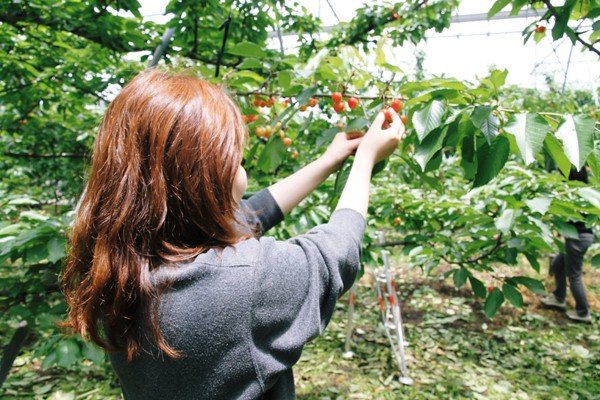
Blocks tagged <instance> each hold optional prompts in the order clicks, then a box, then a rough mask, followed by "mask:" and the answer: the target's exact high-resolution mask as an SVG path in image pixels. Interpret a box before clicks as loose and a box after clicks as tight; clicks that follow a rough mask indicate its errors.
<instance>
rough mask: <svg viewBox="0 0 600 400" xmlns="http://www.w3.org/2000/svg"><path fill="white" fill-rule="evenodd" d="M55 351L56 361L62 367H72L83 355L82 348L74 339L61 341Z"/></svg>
mask: <svg viewBox="0 0 600 400" xmlns="http://www.w3.org/2000/svg"><path fill="white" fill-rule="evenodd" d="M54 351H55V353H56V363H57V364H58V365H59V366H61V367H70V366H71V365H73V364H74V363H75V362H76V361H77V360H78V359H79V358H80V357H81V350H80V349H79V346H78V344H77V342H75V340H73V339H66V340H62V341H60V342H59V343H58V346H57V347H56V350H54Z"/></svg>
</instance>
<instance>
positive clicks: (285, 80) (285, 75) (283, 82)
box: [277, 70, 293, 90]
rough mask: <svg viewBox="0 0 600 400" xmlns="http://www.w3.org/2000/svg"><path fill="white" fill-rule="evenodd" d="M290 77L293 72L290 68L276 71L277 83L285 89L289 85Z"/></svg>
mask: <svg viewBox="0 0 600 400" xmlns="http://www.w3.org/2000/svg"><path fill="white" fill-rule="evenodd" d="M292 77H293V73H292V71H290V70H285V71H279V73H277V84H278V85H279V87H280V88H282V89H284V90H285V89H287V88H289V87H290V84H291V83H292Z"/></svg>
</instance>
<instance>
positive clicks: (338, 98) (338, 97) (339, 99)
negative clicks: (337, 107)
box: [331, 92, 342, 104]
mask: <svg viewBox="0 0 600 400" xmlns="http://www.w3.org/2000/svg"><path fill="white" fill-rule="evenodd" d="M331 100H333V103H334V104H335V103H341V102H342V94H341V93H340V92H333V93H332V94H331Z"/></svg>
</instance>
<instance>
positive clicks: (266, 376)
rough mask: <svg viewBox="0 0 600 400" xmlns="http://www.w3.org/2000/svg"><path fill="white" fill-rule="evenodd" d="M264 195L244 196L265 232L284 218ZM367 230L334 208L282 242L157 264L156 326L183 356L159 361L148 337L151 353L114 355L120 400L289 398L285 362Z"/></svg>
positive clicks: (327, 305) (332, 297) (321, 313)
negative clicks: (163, 288)
mask: <svg viewBox="0 0 600 400" xmlns="http://www.w3.org/2000/svg"><path fill="white" fill-rule="evenodd" d="M268 193H269V192H268V191H267V190H264V191H262V192H260V193H259V194H258V195H256V196H255V198H254V199H251V201H250V202H246V204H247V205H248V206H249V207H250V208H252V203H254V204H255V205H258V204H262V206H261V208H260V209H256V210H253V211H254V212H258V213H260V219H261V221H259V226H260V227H261V228H262V229H261V230H262V231H264V230H266V229H268V228H269V227H270V226H271V225H272V224H274V223H277V222H279V220H280V219H281V217H282V215H281V212H280V211H279V210H278V208H277V207H276V203H275V201H274V200H273V198H272V197H271V196H270V195H269V194H268ZM249 222H252V221H249ZM364 228H365V221H364V218H363V217H362V215H360V214H359V213H357V212H355V211H353V210H349V209H344V210H338V211H337V212H336V213H334V215H333V216H332V218H331V220H330V222H329V223H328V224H323V225H320V226H318V227H315V228H313V229H312V230H311V231H309V232H308V233H307V234H305V235H300V236H297V237H295V238H292V239H290V240H288V241H276V240H274V239H273V238H270V237H262V238H260V239H248V240H245V241H243V242H240V243H238V244H236V245H235V246H231V247H227V248H225V249H224V250H223V251H222V252H219V251H217V250H214V249H213V250H210V251H208V252H206V253H204V254H201V255H199V256H198V257H197V258H196V259H195V260H194V261H192V262H190V263H187V264H183V265H165V266H163V267H160V268H158V269H157V270H156V271H155V273H154V279H155V283H156V284H158V285H159V286H160V285H161V284H162V283H166V282H170V284H169V286H168V289H167V290H166V291H165V292H163V293H162V294H161V302H160V312H159V314H158V318H159V326H160V328H161V331H162V333H163V335H164V337H165V339H166V340H167V342H168V343H169V345H170V346H172V347H173V348H174V349H176V350H177V351H179V352H180V353H181V354H182V356H181V357H180V358H178V359H175V360H173V359H168V357H160V356H159V353H158V351H157V350H156V347H155V346H153V345H151V342H150V341H149V340H148V341H146V343H144V346H145V349H152V350H150V351H149V352H142V353H141V355H140V356H138V357H136V358H135V359H134V360H133V361H132V362H128V361H127V357H126V355H125V354H124V353H115V354H111V356H110V358H111V362H112V363H113V366H114V368H115V370H116V372H117V375H118V376H119V379H120V381H121V386H122V387H123V393H124V394H125V397H126V398H127V399H165V398H174V399H234V398H235V399H238V398H239V399H256V398H261V397H262V398H274V399H293V398H294V394H295V391H294V380H293V375H292V370H291V367H292V365H294V364H295V363H296V362H297V361H298V359H299V357H300V354H301V351H302V347H303V345H304V344H305V343H306V342H307V341H309V340H310V339H312V338H314V337H316V336H317V335H318V334H319V333H321V332H322V330H323V329H324V328H325V326H326V325H327V323H328V322H329V319H330V318H331V315H332V313H333V310H334V306H335V302H336V300H337V299H338V298H339V296H341V295H342V294H343V292H345V291H346V290H347V289H349V287H350V286H351V284H352V282H353V281H354V279H355V277H356V274H357V272H358V268H359V260H360V240H361V238H362V235H363V232H364ZM139 320H142V318H139Z"/></svg>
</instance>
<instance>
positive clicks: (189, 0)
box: [0, 0, 600, 368]
mask: <svg viewBox="0 0 600 400" xmlns="http://www.w3.org/2000/svg"><path fill="white" fill-rule="evenodd" d="M491 4H492V6H491V9H489V13H488V16H489V17H490V18H492V17H494V15H496V14H497V13H500V12H509V13H512V14H515V15H516V14H518V13H519V12H521V11H522V10H524V9H530V8H533V9H535V10H538V11H539V12H538V15H539V17H537V18H536V19H535V20H534V21H531V20H530V21H529V22H528V24H527V25H525V26H523V27H522V29H523V40H525V41H540V40H551V41H559V40H567V41H571V42H572V43H574V44H577V46H579V47H581V48H582V49H583V51H585V52H589V53H590V54H594V55H600V44H599V43H598V41H599V40H600V20H599V19H598V18H599V17H600V2H599V1H598V0H567V1H555V0H543V1H527V0H498V1H496V2H493V3H491ZM458 5H459V1H458V0H447V1H438V0H429V1H428V0H407V1H401V2H379V1H377V2H365V5H364V6H363V7H362V8H359V9H358V10H357V13H356V15H355V17H354V18H353V19H352V20H351V21H349V22H344V23H340V24H339V25H337V26H335V27H333V28H332V29H331V30H329V31H328V33H327V34H326V35H323V34H321V32H322V31H323V29H324V27H323V23H322V22H321V21H320V20H319V18H317V17H316V16H314V15H312V14H310V13H308V12H306V10H305V9H304V8H303V6H302V5H300V4H298V3H296V2H288V1H279V0H260V1H243V0H227V1H216V0H204V1H197V0H181V1H175V0H172V1H170V2H169V4H168V5H167V8H166V12H167V13H170V14H171V15H172V16H173V17H172V18H171V19H170V20H169V21H168V22H166V23H164V24H159V23H155V22H148V21H147V20H145V19H143V18H142V15H141V14H140V3H139V2H138V1H137V0H87V1H75V0H60V1H59V0H29V1H18V0H13V1H3V2H1V3H0V65H1V68H0V74H1V77H0V78H1V79H0V166H1V170H2V175H1V176H0V203H1V204H2V207H1V210H0V268H1V269H0V298H2V300H3V303H2V304H3V306H2V307H3V308H2V310H1V311H0V312H1V313H2V314H4V315H7V316H8V318H9V319H10V320H11V321H27V322H28V324H29V326H31V327H34V329H36V331H37V332H38V334H39V335H40V337H44V338H47V340H45V341H44V342H43V343H42V344H41V345H40V347H39V348H38V349H37V350H36V351H37V353H36V354H38V355H39V356H43V357H44V358H43V367H44V368H49V367H51V366H53V365H55V364H58V365H61V366H68V365H71V364H72V363H74V362H76V361H77V360H78V359H79V358H80V357H85V358H90V359H96V360H98V359H101V357H102V355H101V353H99V352H98V350H97V349H96V348H94V347H93V346H91V345H89V344H84V343H83V342H80V341H79V340H78V339H74V338H69V339H64V338H63V337H62V336H61V335H60V333H59V331H58V329H57V328H56V326H55V322H56V321H57V320H60V319H62V318H63V316H64V312H65V306H64V302H63V300H62V297H61V295H60V292H59V286H58V279H57V276H58V274H59V273H60V268H61V261H62V260H63V258H64V257H65V251H66V233H67V232H68V229H69V224H70V222H71V221H72V218H73V210H74V207H75V205H76V203H77V200H78V198H79V195H80V194H81V192H82V189H83V182H84V180H85V176H86V173H85V171H86V170H87V168H88V166H89V164H88V162H89V157H90V152H91V148H92V144H93V141H94V137H95V135H96V131H97V127H98V124H99V121H100V118H101V116H102V114H103V112H104V110H105V108H106V106H107V104H108V103H109V102H110V100H111V99H112V98H113V97H114V95H115V93H117V92H118V91H119V89H120V88H121V87H122V86H123V85H124V84H125V83H127V82H128V81H129V80H130V79H131V78H132V77H133V76H134V75H135V74H136V73H138V72H140V71H142V70H144V69H145V68H146V67H147V66H148V63H149V62H150V61H152V55H153V52H154V50H155V49H156V48H157V47H158V46H160V44H161V43H162V38H163V34H164V33H165V32H166V31H167V30H168V29H171V28H172V29H173V31H172V33H173V35H172V38H171V39H170V41H168V46H167V48H166V50H165V54H164V56H163V57H162V58H161V59H160V61H159V65H162V64H168V65H171V66H172V68H191V69H193V70H194V71H196V72H197V73H198V75H199V76H201V77H203V78H204V79H206V80H209V81H211V82H217V83H222V84H224V85H226V87H227V88H228V90H229V91H230V92H231V93H232V95H233V96H234V97H235V99H236V101H237V103H238V104H239V106H240V108H241V110H242V112H243V114H244V118H245V120H246V122H247V127H248V132H249V141H248V144H247V148H246V150H245V158H244V166H245V168H246V170H247V171H248V173H249V177H250V187H251V189H253V190H257V189H259V188H262V187H265V186H267V185H268V184H269V183H272V182H274V181H275V180H276V179H278V178H281V177H284V176H286V175H288V174H290V173H291V172H293V171H294V170H296V169H298V168H300V167H301V166H302V165H305V164H306V163H308V162H309V161H311V160H313V159H314V158H316V157H317V156H318V155H319V154H320V153H322V152H323V151H324V149H325V148H326V146H327V144H328V143H329V142H330V141H331V139H332V138H333V137H334V136H335V134H336V133H337V132H340V131H346V132H364V131H365V130H366V128H367V127H368V126H369V123H370V121H372V120H373V118H374V116H375V114H376V113H377V112H379V111H380V110H382V109H383V108H385V107H388V106H394V107H395V108H397V109H398V110H399V111H400V113H401V114H402V115H403V119H404V121H405V123H406V125H407V129H408V135H407V137H406V139H405V140H404V141H403V142H402V144H401V148H400V149H399V150H398V151H397V152H396V153H395V154H394V155H393V156H392V157H391V158H390V159H389V160H388V161H387V162H386V163H383V164H381V165H379V166H378V168H377V171H376V173H377V176H376V177H375V178H374V185H373V188H374V189H373V193H372V203H371V208H370V212H369V221H368V235H366V237H367V240H366V242H365V248H364V251H363V257H364V263H365V264H369V263H371V264H374V263H378V262H379V261H380V260H379V256H378V252H377V248H376V247H375V246H374V243H372V242H371V240H370V239H369V237H372V236H373V234H374V233H375V231H376V230H380V229H384V230H386V232H389V237H390V238H391V239H390V240H394V241H395V243H396V244H401V245H402V246H401V247H398V251H401V252H402V254H403V255H404V256H405V257H406V258H407V260H409V261H408V262H410V265H411V266H413V267H420V268H422V269H423V270H424V271H425V272H427V273H431V272H433V271H435V269H436V268H437V267H438V265H440V263H444V264H445V265H450V266H451V267H452V268H451V269H449V270H448V271H447V272H446V274H448V276H451V277H452V278H453V280H454V283H455V285H456V286H457V287H461V286H463V285H466V287H468V288H470V290H472V292H473V294H474V295H475V296H478V297H480V298H481V299H482V302H483V303H484V312H485V314H486V315H487V316H488V317H490V318H491V317H493V316H494V314H496V312H497V311H498V309H499V308H500V307H501V306H502V305H503V304H505V305H507V303H510V304H512V305H513V306H516V307H521V306H522V304H523V298H522V292H523V290H532V291H535V292H543V291H544V286H543V285H542V283H541V282H540V281H539V280H536V279H533V278H530V277H527V276H525V275H515V274H510V273H505V272H497V270H496V268H497V266H498V265H503V266H506V265H509V266H513V265H517V264H519V263H521V264H522V263H528V264H530V265H531V267H532V268H533V269H535V270H538V271H539V269H540V260H541V259H542V258H544V257H547V256H548V255H549V254H552V253H553V252H555V251H557V250H560V249H562V248H563V246H564V245H563V242H562V239H561V237H573V236H575V235H577V231H576V229H575V227H574V226H573V225H572V224H571V223H572V222H573V221H578V220H579V221H585V222H586V223H587V224H588V225H590V226H595V225H597V222H598V219H599V217H600V192H599V191H598V182H599V179H600V146H599V143H600V134H599V130H598V111H597V106H598V104H597V103H596V102H595V101H594V96H593V95H592V93H590V92H585V91H576V90H572V89H569V88H567V89H564V90H561V89H560V88H559V87H558V85H555V84H552V83H550V85H549V88H548V90H545V91H537V90H533V89H525V88H520V87H515V86H511V85H508V84H507V76H509V75H510V70H507V69H493V68H492V69H491V70H490V71H489V74H487V76H483V77H481V78H480V79H478V80H473V81H461V80H458V79H454V78H452V77H447V76H428V75H427V74H425V73H424V71H423V70H420V69H419V68H417V69H416V71H411V72H406V71H404V70H403V68H401V64H400V63H399V62H398V60H397V57H396V49H397V48H398V47H399V46H402V45H404V44H407V43H415V44H416V43H419V42H421V41H422V40H424V37H425V34H426V32H428V31H431V30H435V31H437V32H441V31H443V30H444V29H446V28H447V27H448V26H449V25H450V23H451V19H452V15H453V12H454V11H455V10H456V8H457V7H458ZM582 27H586V28H585V29H583V28H582ZM290 33H293V34H295V35H298V44H299V46H298V47H296V48H294V49H286V48H284V46H283V45H280V44H279V41H278V39H277V38H278V37H281V36H282V35H286V34H290ZM269 43H275V46H272V45H269ZM522 45H523V43H522V41H519V42H516V43H514V46H515V47H518V46H522ZM473 57H477V54H476V52H474V54H473ZM465 62H469V60H465ZM417 65H419V63H418V62H417ZM334 93H336V94H335V95H333V94H334ZM340 95H341V101H340V98H339V97H340ZM595 97H596V98H597V94H596V95H595ZM351 163H352V161H351V160H348V161H347V162H346V164H345V165H344V166H343V167H342V169H341V170H340V171H339V172H338V174H337V176H335V177H334V178H332V179H330V180H328V181H327V182H326V183H325V184H324V185H323V186H322V187H321V188H320V189H319V190H318V191H317V192H315V193H314V194H313V195H312V196H311V197H310V198H308V199H307V200H306V201H305V202H304V203H303V205H302V206H301V207H300V208H299V209H298V210H295V211H293V212H292V213H291V215H289V216H288V217H287V218H286V222H285V223H284V224H283V225H282V226H280V227H278V228H277V229H276V230H275V236H277V237H278V238H287V237H290V236H292V235H295V234H297V233H299V232H303V231H305V230H306V229H307V228H309V227H311V226H314V225H315V224H319V223H321V222H324V221H326V220H327V218H328V216H329V214H330V213H331V210H332V209H333V207H334V206H335V203H336V200H337V196H338V194H339V193H340V191H341V188H342V187H343V185H344V182H345V178H346V177H347V175H348V172H349V167H350V165H351ZM586 167H588V168H589V170H590V171H591V178H590V184H589V185H585V184H583V183H577V182H576V183H574V182H569V181H568V180H567V179H566V178H565V176H568V174H569V171H570V169H571V168H575V169H581V168H586ZM557 233H558V234H560V236H559V235H557ZM388 244H394V243H388ZM599 262H600V259H599V258H598V257H596V258H594V260H593V263H594V264H596V265H597V264H598V263H599ZM503 271H505V270H503ZM481 272H485V275H482V274H481ZM482 276H485V277H486V278H485V279H484V278H482ZM505 300H506V301H505Z"/></svg>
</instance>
